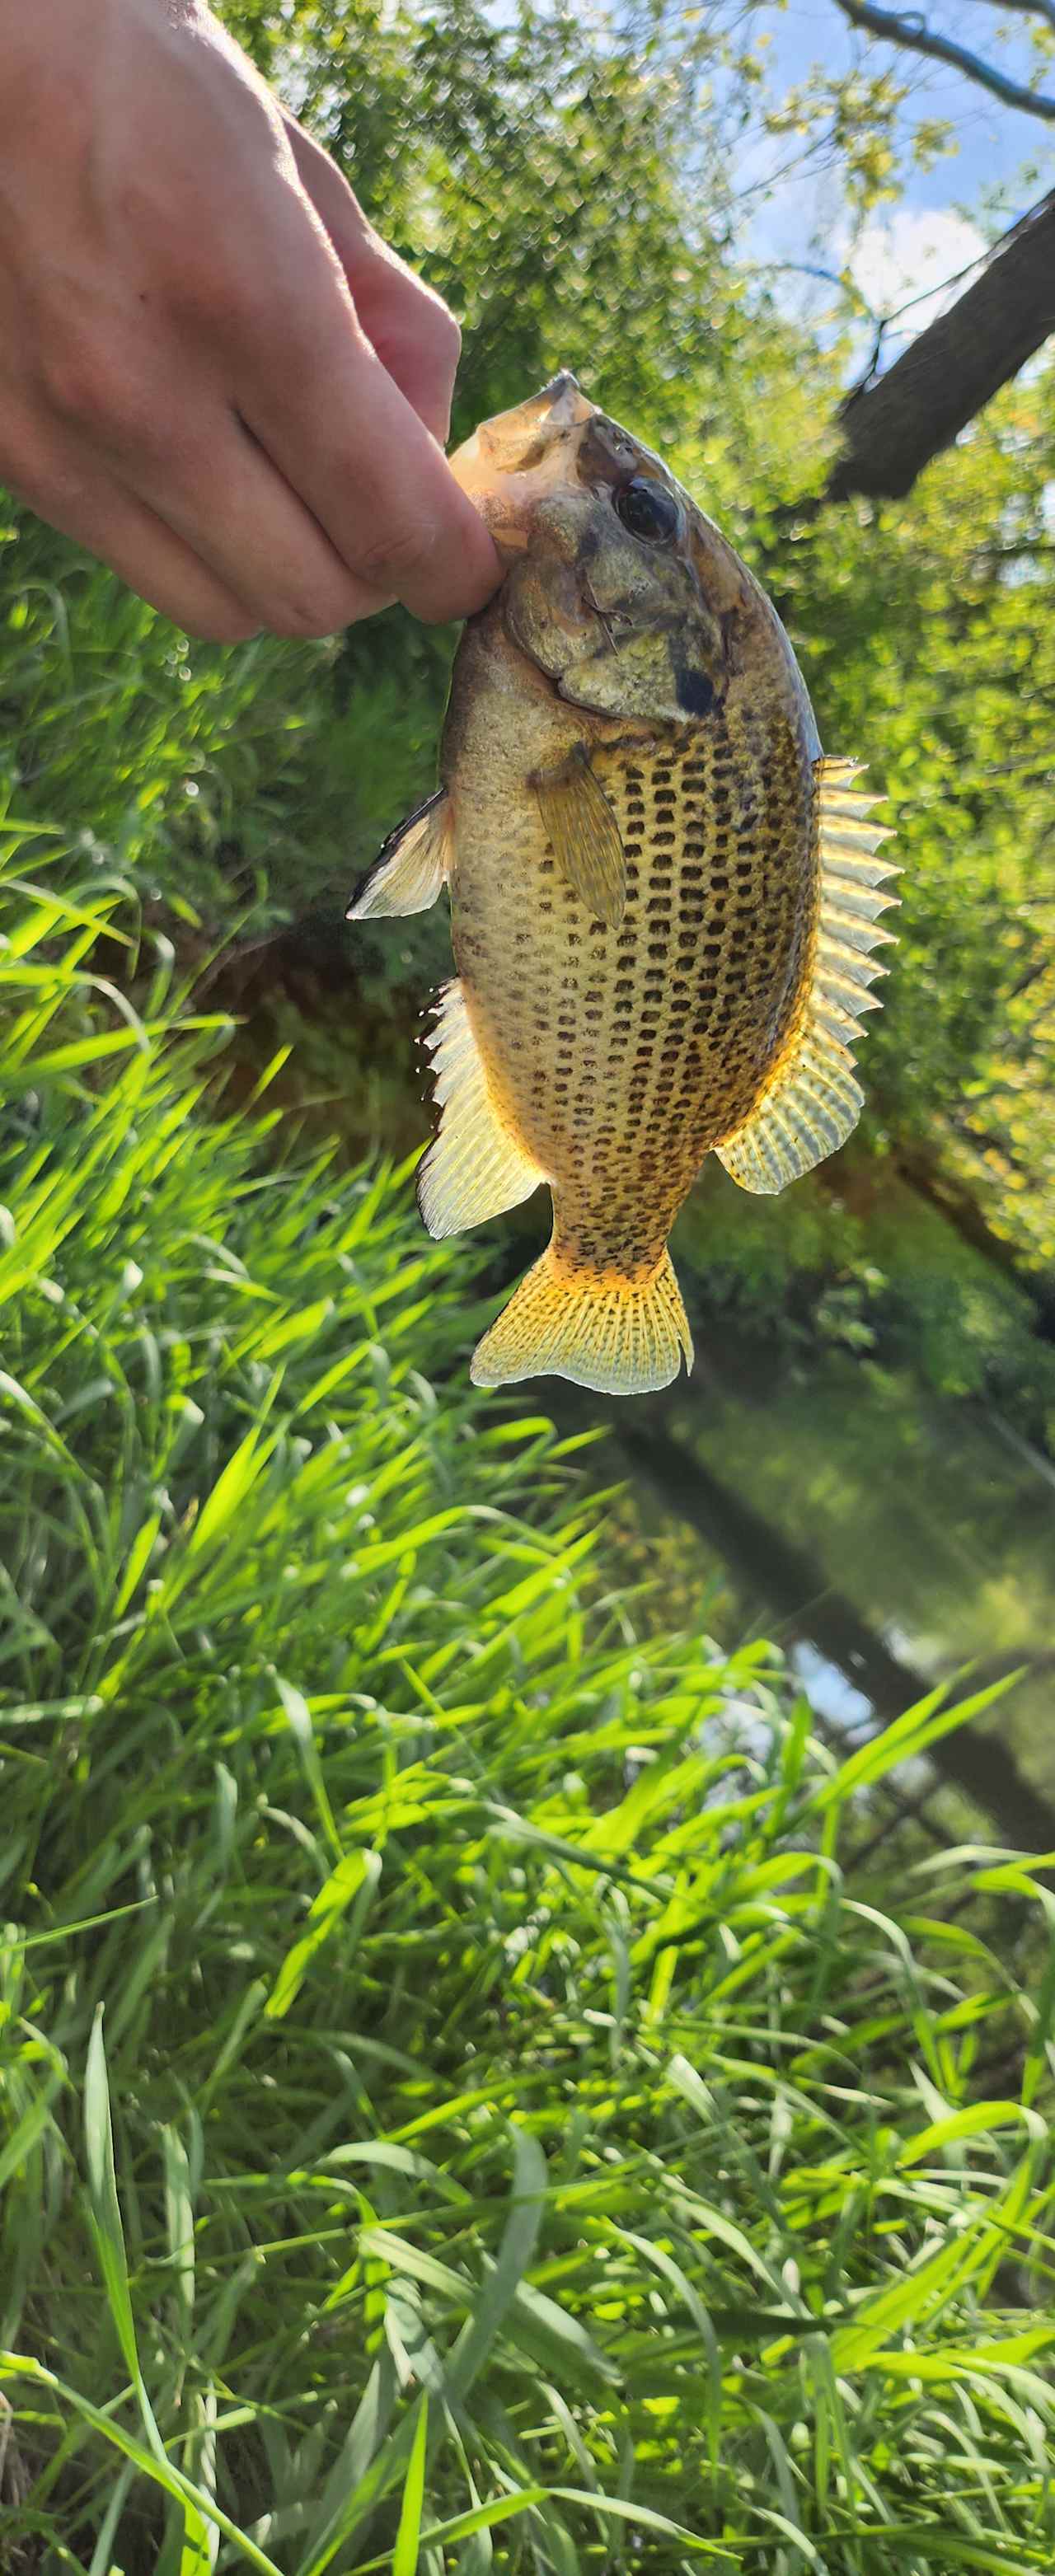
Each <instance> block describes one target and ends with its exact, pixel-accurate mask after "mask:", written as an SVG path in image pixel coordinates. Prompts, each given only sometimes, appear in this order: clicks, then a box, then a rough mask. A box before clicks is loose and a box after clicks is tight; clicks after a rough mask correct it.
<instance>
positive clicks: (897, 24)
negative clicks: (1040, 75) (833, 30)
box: [836, 0, 1055, 123]
mask: <svg viewBox="0 0 1055 2576" xmlns="http://www.w3.org/2000/svg"><path fill="white" fill-rule="evenodd" d="M836 7H837V8H838V9H841V10H842V14H843V17H844V18H848V19H849V22H850V25H851V26H852V27H859V28H860V29H861V31H862V33H863V34H865V35H869V36H878V37H881V38H882V40H883V42H884V43H886V44H890V45H898V46H903V47H906V48H907V50H908V51H909V52H910V53H914V54H923V55H926V56H928V57H929V58H930V60H931V61H933V62H939V63H948V64H950V65H951V67H952V69H953V70H954V71H958V72H964V73H965V74H966V77H967V79H968V80H971V81H974V82H976V83H977V85H978V87H979V88H981V89H987V90H990V91H991V92H992V95H993V97H994V98H999V99H1001V100H1002V101H1003V103H1004V105H1005V106H1007V107H1018V108H1023V109H1024V110H1025V112H1026V114H1027V115H1028V116H1039V117H1041V118H1043V119H1045V120H1046V121H1047V122H1048V123H1052V122H1055V97H1052V96H1050V95H1049V94H1048V93H1047V92H1046V91H1044V90H1040V89H1034V88H1032V87H1029V86H1027V84H1026V83H1025V82H1024V81H1018V80H1013V79H1011V78H1010V77H1009V75H1008V74H1007V73H1006V72H1004V71H1002V70H1001V68H1000V65H999V63H997V62H993V61H991V60H990V59H989V57H988V56H986V55H983V54H976V53H974V52H973V51H972V50H971V49H970V47H969V46H967V45H961V44H959V43H958V42H957V41H956V39H955V37H952V36H946V35H943V33H942V31H941V29H940V28H938V27H932V26H930V25H929V23H928V21H927V20H926V19H925V18H923V17H921V16H920V14H919V13H918V11H916V10H913V11H912V13H911V15H903V14H902V13H901V12H900V11H899V10H896V9H880V8H877V7H876V5H875V0H836ZM1004 8H1005V9H1006V10H1008V11H1013V12H1014V13H1015V15H1016V16H1017V17H1019V18H1025V19H1027V20H1029V21H1030V22H1031V24H1032V26H1033V28H1034V30H1035V32H1036V34H1037V37H1038V40H1040V41H1038V49H1037V50H1038V62H1039V60H1040V58H1041V54H1042V43H1043V39H1044V38H1045V36H1046V34H1047V31H1050V30H1053V29H1055V6H1053V0H1004ZM1001 14H1002V13H1001ZM1043 51H1044V52H1050V45H1048V44H1046V43H1043Z"/></svg>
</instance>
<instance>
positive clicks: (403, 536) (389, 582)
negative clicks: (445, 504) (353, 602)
mask: <svg viewBox="0 0 1055 2576" xmlns="http://www.w3.org/2000/svg"><path fill="white" fill-rule="evenodd" d="M434 544H435V540H434V536H433V531H432V529H431V528H430V527H428V526H427V525H425V523H424V522H423V521H418V520H404V521H396V522H393V524H392V525H391V526H390V527H387V528H384V529H382V530H381V531H380V533H379V534H378V535H377V536H375V537H372V538H370V539H369V540H368V541H367V542H366V543H364V544H363V545H362V546H361V547H360V549H359V551H358V554H357V556H356V565H355V569H356V572H357V573H358V575H359V578H360V580H361V581H365V582H368V583H369V584H370V587H371V589H373V590H396V591H398V590H400V589H401V588H402V586H403V584H404V583H406V582H408V581H413V580H414V579H415V578H416V576H417V574H418V573H421V572H424V571H425V569H426V567H427V566H428V564H429V563H430V561H431V559H432V554H433V551H434Z"/></svg>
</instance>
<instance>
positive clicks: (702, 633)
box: [353, 378, 892, 1393]
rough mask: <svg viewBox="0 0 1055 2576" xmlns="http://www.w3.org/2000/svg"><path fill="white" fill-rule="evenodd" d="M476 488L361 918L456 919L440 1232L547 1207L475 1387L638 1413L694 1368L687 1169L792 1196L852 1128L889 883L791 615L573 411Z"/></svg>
mask: <svg viewBox="0 0 1055 2576" xmlns="http://www.w3.org/2000/svg"><path fill="white" fill-rule="evenodd" d="M488 430H489V432H490V435H488ZM481 441H482V442H483V444H482V449H481ZM463 455H466V457H467V462H466V465H465V468H464V479H465V481H466V484H467V487H468V488H469V489H471V490H474V492H475V495H476V497H477V498H478V500H479V501H480V503H481V506H483V507H484V508H485V510H486V514H487V515H488V516H489V518H490V520H491V524H492V526H493V527H494V528H495V532H496V535H497V536H498V537H499V540H500V541H503V540H504V542H505V543H506V545H507V547H508V549H509V552H510V554H511V556H512V565H511V570H510V572H509V574H508V576H507V579H506V581H505V582H504V583H503V586H502V589H501V590H500V592H499V593H498V595H497V597H496V599H495V600H494V601H493V602H492V603H491V605H490V607H489V608H488V609H487V610H485V611H484V613H483V614H482V616H480V617H478V618H476V619H474V620H473V621H472V622H471V624H470V626H469V627H468V628H467V630H466V634H465V637H464V640H463V643H462V646H461V649H460V652H459V655H458V659H457V663H456V666H455V674H454V681H453V685H452V692H451V701H450V706H449V710H448V717H447V723H446V727H445V733H444V742H443V750H442V755H441V776H442V780H443V785H442V787H441V790H440V792H439V795H438V797H437V798H435V799H433V800H432V801H431V803H430V805H429V807H427V808H426V809H424V811H423V813H422V814H421V815H420V816H418V817H413V818H411V823H410V825H409V826H406V827H404V830H403V832H402V833H401V834H398V835H396V836H395V837H394V839H393V841H392V842H391V843H390V844H388V845H386V849H385V851H384V852H382V856H381V859H380V861H379V862H378V865H377V867H376V868H375V869H374V870H373V871H372V872H371V875H370V877H368V879H367V880H366V882H365V884H364V886H363V888H362V889H361V890H360V893H359V897H358V899H357V902H356V904H355V905H354V906H353V917H362V916H363V915H364V914H366V913H371V912H378V911H410V910H413V909H418V908H420V907H421V906H422V905H423V904H424V903H426V902H429V901H431V900H432V899H433V898H434V896H435V894H437V893H438V892H439V889H440V885H441V884H442V882H443V881H444V880H446V882H447V883H448V885H449V888H450V896H451V918H452V936H453V944H454V953H455V961H456V965H457V968H458V980H457V982H456V983H455V984H454V985H451V986H448V988H447V990H446V993H445V994H444V996H443V997H442V999H441V1003H440V1007H439V1012H438V1016H437V1026H436V1028H435V1030H434V1032H433V1034H432V1038H431V1040H430V1044H431V1047H432V1052H433V1060H434V1066H435V1073H436V1098H437V1101H438V1103H439V1105H440V1108H441V1123H440V1129H439V1134H438V1136H437V1138H436V1140H435V1142H434V1144H433V1146H432V1147H431V1148H430V1150H429V1153H428V1154H427V1155H426V1158H425V1162H424V1165H423V1167H422V1173H421V1178H420V1182H419V1203H420V1205H421V1209H422V1214H423V1216H424V1218H425V1222H426V1224H427V1225H428V1226H429V1228H430V1230H431V1231H432V1232H434V1233H437V1234H442V1233H450V1232H454V1231H456V1230H458V1229H459V1228H460V1227H461V1226H463V1225H469V1224H473V1223H476V1222H479V1221H481V1220H482V1219H483V1218H485V1217H488V1216H491V1215H494V1214H496V1213H498V1212H499V1210H500V1209H502V1208H504V1207H508V1206H511V1205H514V1204H515V1203H516V1202H517V1201H518V1200H520V1199H522V1198H524V1197H526V1196H527V1195H528V1193H529V1192H530V1191H531V1190H532V1189H534V1188H535V1187H536V1186H537V1184H538V1182H539V1181H540V1180H542V1179H545V1180H547V1181H548V1183H549V1185H550V1188H551V1190H552V1194H553V1205H554V1231H553V1239H552V1242H551V1244H550V1246H549V1248H548V1250H547V1252H546V1253H545V1254H544V1255H543V1256H542V1259H541V1261H539V1262H537V1263H536V1265H535V1267H534V1269H533V1271H532V1272H530V1273H529V1275H528V1278H527V1279H526V1280H524V1281H523V1282H522V1283H521V1286H520V1288H519V1289H518V1290H517V1291H516V1293H515V1295H514V1297H513V1299H512V1301H511V1303H510V1305H509V1306H508V1307H507V1308H506V1310H505V1312H504V1314H503V1315H501V1316H500V1317H499V1320H498V1322H497V1324H496V1325H495V1326H493V1327H492V1329H491V1332H490V1333H489V1334H487V1335H486V1336H485V1338H484V1341H483V1342H482V1343H481V1345H480V1347H479V1349H478V1351H477V1353H476V1355H475V1358H474V1362H473V1375H474V1377H475V1378H476V1379H477V1382H479V1383H483V1384H496V1383H501V1382H503V1381H505V1380H508V1379H513V1378H517V1377H525V1376H530V1375H534V1374H538V1373H543V1372H552V1373H557V1374H561V1375H564V1376H567V1377H570V1378H572V1379H574V1380H575V1381H576V1382H578V1383H580V1384H583V1385H586V1386H591V1387H595V1388H599V1389H602V1390H605V1391H610V1392H621V1393H622V1392H633V1391H641V1390H644V1389H647V1388H650V1387H655V1386H660V1385H663V1384H666V1383H667V1382H668V1381H669V1379H670V1378H671V1377H672V1376H674V1375H675V1374H676V1373H677V1369H678V1367H679V1365H680V1361H681V1357H682V1354H684V1356H685V1358H686V1359H687V1361H688V1362H689V1363H690V1364H691V1357H692V1345H691V1339H690V1336H689V1330H688V1325H687V1322H686V1319H685V1314H684V1309H683V1306H682V1303H681V1298H680V1294H679V1291H678V1287H677V1283H676V1280H675V1277H674V1272H673V1268H672V1265H671V1262H670V1258H669V1255H668V1253H667V1249H666V1245H667V1237H668V1234H669V1231H670V1228H671V1225H672V1223H673V1220H674V1217H675V1215H676V1214H677V1210H678V1208H679V1207H680V1205H681V1203H682V1201H683V1199H684V1198H685V1196H686V1193H687V1191H688V1190H689V1188H690V1187H691V1185H692V1182H693V1180H694V1178H695V1176H696V1174H697V1172H698V1170H699V1168H700V1165H701V1163H702V1161H703V1159H704V1157H705V1155H706V1154H707V1153H708V1152H709V1151H711V1150H712V1149H713V1150H716V1151H717V1152H718V1153H719V1155H720V1156H721V1158H722V1160H723V1161H724V1162H725V1164H726V1166H727V1168H728V1169H729V1170H730V1171H731V1172H732V1173H733V1176H734V1177H735V1178H736V1179H737V1180H739V1181H740V1182H741V1183H742V1184H743V1185H744V1186H745V1187H748V1188H752V1189H763V1190H768V1189H776V1188H779V1187H781V1186H782V1185H783V1183H784V1181H785V1180H788V1179H791V1178H793V1177H795V1175H796V1174H797V1173H798V1172H801V1171H804V1170H806V1169H808V1168H809V1166H810V1165H811V1164H812V1163H815V1162H817V1161H819V1160H820V1159H822V1157H823V1156H824V1155H825V1154H826V1153H828V1152H830V1151H831V1150H832V1149H833V1148H834V1147H835V1146H836V1145H838V1144H839V1143H841V1142H842V1140H843V1138H844V1137H845V1135H846V1134H848V1132H849V1130H850V1128H851V1127H852V1125H853V1124H854V1121H855V1119H856V1116H857V1112H858V1108H859V1106H860V1101H861V1093H860V1090H859V1088H858V1085H857V1082H856V1079H855V1076H854V1071H853V1066H852V1059H851V1057H850V1055H849V1050H848V1043H847V1041H848V1038H849V1037H850V1036H851V1035H852V1034H853V1033H854V1031H855V1027H856V1016H857V1014H858V1013H859V1012H860V1011H861V1010H863V1009H865V1008H867V1007H868V1003H869V994H868V985H869V984H870V983H871V981H872V980H873V978H874V976H875V974H876V973H877V972H878V971H879V970H878V968H877V966H876V964H875V962H874V961H873V960H871V959H870V955H869V952H870V950H871V949H872V948H873V947H874V946H875V944H876V943H877V942H878V941H879V940H880V939H882V937H883V933H882V932H881V931H879V930H878V929H877V927H876V915H877V914H878V912H879V910H880V909H881V908H882V906H883V904H884V902H885V901H886V900H889V898H884V896H883V895H882V894H880V893H877V892H876V890H875V889H876V886H877V884H878V881H879V880H880V879H881V878H882V877H884V876H886V875H889V874H890V873H892V872H891V870H890V869H889V868H887V867H885V866H884V865H883V864H882V863H881V862H880V861H879V860H877V858H876V856H875V852H876V848H877V846H878V843H879V842H880V840H881V839H882V838H883V835H882V834H881V833H880V832H879V831H877V830H876V828H875V826H874V825H872V824H871V823H870V822H869V819H868V812H867V806H868V802H869V800H866V799H865V798H863V797H862V796H861V795H860V792H859V791H858V790H857V789H856V787H855V785H854V764H852V763H849V762H825V761H823V760H822V759H821V757H820V745H819V742H818V739H817V734H816V728H815V725H814V721H813V716H812V712H811V709H810V705H809V700H808V698H807V695H806V690H805V687H804V684H803V681H802V678H801V675H800V673H799V671H798V668H797V665H796V663H795V660H794V657H793V655H792V652H791V648H790V646H789V644H788V642H787V639H786V637H785V635H784V632H783V629H782V627H781V626H780V624H779V620H778V619H777V617H776V615H775V612H774V611H773V609H772V608H771V607H770V605H769V603H768V601H767V600H766V599H765V597H764V595H763V593H762V592H761V590H760V589H759V587H758V585H757V583H756V582H755V581H754V580H753V578H752V576H751V575H750V573H748V571H747V569H746V567H745V566H744V565H743V564H741V563H740V561H739V559H738V557H737V556H736V555H735V554H734V553H733V550H732V548H731V547H729V546H728V545H727V543H726V541H725V540H724V539H723V538H721V537H720V535H719V533H718V531H717V530H716V529H713V528H712V527H711V525H710V523H709V522H708V521H706V520H704V519H703V516H702V513H699V512H696V511H695V510H694V508H693V505H692V504H691V503H690V502H689V501H688V500H687V496H685V495H684V494H682V493H681V492H680V491H679V487H678V486H677V485H675V484H673V483H672V482H671V480H670V478H669V477H667V476H666V475H665V474H664V470H663V468H662V467H661V466H660V465H659V464H658V461H657V460H655V459H653V458H650V457H648V456H647V453H646V451H643V450H641V449H640V448H639V447H637V446H636V445H635V443H634V442H633V441H631V440H629V439H628V438H627V436H626V433H625V432H622V431H620V430H618V429H617V428H616V426H615V424H611V423H608V422H607V421H605V419H604V416H603V415H601V414H598V413H596V412H595V410H594V407H593V406H592V405H590V404H588V403H587V402H586V400H585V398H584V397H583V396H582V395H581V393H580V392H579V389H578V387H577V386H575V384H574V381H573V380H572V379H570V378H561V379H557V381H556V383H555V385H554V386H553V387H550V388H547V391H546V393H545V394H544V395H542V396H540V397H538V398H537V400H536V402H534V403H531V404H527V405H524V406H522V407H521V410H520V412H518V413H514V414H508V415H505V416H504V418H503V419H500V420H499V421H498V422H496V423H494V424H490V425H488V428H487V429H485V431H484V432H483V433H478V434H477V440H476V441H474V442H471V444H470V450H469V451H467V452H464V451H463ZM458 463H459V460H458V459H457V458H456V459H455V467H456V470H457V469H458ZM643 467H644V468H645V469H646V471H645V473H644V474H643V473H642V468H643ZM642 482H644V485H645V490H644V498H643V500H642V498H641V487H642ZM631 484H632V485H633V487H634V489H633V491H632V492H631V495H630V501H629V504H627V503H625V501H624V495H625V492H626V490H627V489H628V487H629V485H631ZM657 487H658V490H659V493H660V501H658V502H657V501H656V498H655V493H656V489H657ZM635 495H636V496H637V497H636V498H635ZM668 496H669V497H668ZM621 502H622V503H623V506H624V507H625V508H626V512H627V516H628V517H629V519H630V520H631V522H632V524H631V526H630V527H629V528H625V527H623V526H622V525H621V524H620V521H619V518H618V515H617V511H618V506H619V504H620V503H621ZM675 510H676V512H677V519H676V527H675V522H674V518H673V513H674V512H675ZM653 519H658V520H659V521H660V522H661V524H662V525H663V526H664V527H668V528H670V529H671V531H672V532H673V533H672V535H671V536H669V537H668V538H667V539H664V540H662V542H663V544H664V546H665V553H664V557H663V560H662V561H660V560H658V549H659V546H660V543H661V540H660V539H658V538H655V537H652V536H650V535H645V536H642V535H641V534H640V533H639V531H640V528H641V527H642V526H643V527H645V528H646V529H647V528H649V527H650V526H651V524H652V521H653ZM674 534H676V538H677V544H676V546H675V544H674V542H673V535H674Z"/></svg>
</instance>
